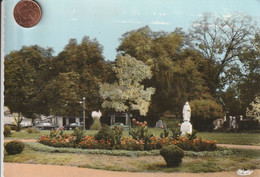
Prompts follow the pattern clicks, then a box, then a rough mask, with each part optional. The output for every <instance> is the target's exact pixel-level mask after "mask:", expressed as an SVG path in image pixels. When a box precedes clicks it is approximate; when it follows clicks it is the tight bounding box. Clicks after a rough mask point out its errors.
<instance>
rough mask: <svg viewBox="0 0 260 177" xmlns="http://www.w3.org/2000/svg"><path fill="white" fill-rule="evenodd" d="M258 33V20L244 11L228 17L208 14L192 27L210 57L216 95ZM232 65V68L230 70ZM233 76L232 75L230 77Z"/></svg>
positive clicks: (199, 46)
mask: <svg viewBox="0 0 260 177" xmlns="http://www.w3.org/2000/svg"><path fill="white" fill-rule="evenodd" d="M256 32H257V25H256V22H254V21H253V19H252V17H250V16H246V15H243V14H239V13H237V14H232V15H231V16H229V17H225V18H224V17H222V16H216V15H214V14H211V13H205V14H203V16H202V17H201V18H200V19H199V20H198V21H195V22H194V23H193V24H192V26H191V28H190V36H191V37H192V39H193V44H194V46H193V47H195V48H197V50H198V51H200V52H201V53H202V54H203V56H204V57H205V58H206V59H207V60H209V61H210V62H211V63H212V64H213V66H214V68H213V69H214V70H213V73H212V74H211V77H210V78H208V79H211V80H213V83H215V86H214V87H212V88H211V92H212V93H213V94H214V93H215V94H216V93H218V92H221V91H222V90H223V89H224V88H225V87H226V84H227V83H228V81H229V82H230V81H231V80H227V79H226V78H227V77H226V76H227V75H229V76H230V74H229V72H232V71H234V65H235V64H236V63H238V64H237V65H236V66H237V67H239V66H240V65H239V62H238V60H239V56H240V55H241V54H242V53H243V50H245V49H247V48H248V47H249V46H250V41H251V40H252V39H253V38H254V35H255V34H256ZM231 68H233V69H231ZM230 79H232V78H230Z"/></svg>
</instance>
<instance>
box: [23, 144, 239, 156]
mask: <svg viewBox="0 0 260 177" xmlns="http://www.w3.org/2000/svg"><path fill="white" fill-rule="evenodd" d="M25 144H26V145H27V146H28V147H29V148H31V149H33V150H35V151H40V152H50V153H79V154H96V155H98V154H103V155H112V156H127V157H137V156H158V155H160V150H150V151H127V150H106V149H81V148H63V147H52V146H48V145H44V144H41V143H39V142H27V143H25ZM232 154H234V152H233V151H232V150H231V149H229V148H223V147H218V150H216V151H200V152H195V151H184V155H185V156H189V157H213V156H215V157H223V156H227V155H232Z"/></svg>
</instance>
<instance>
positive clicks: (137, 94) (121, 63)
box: [99, 55, 155, 116]
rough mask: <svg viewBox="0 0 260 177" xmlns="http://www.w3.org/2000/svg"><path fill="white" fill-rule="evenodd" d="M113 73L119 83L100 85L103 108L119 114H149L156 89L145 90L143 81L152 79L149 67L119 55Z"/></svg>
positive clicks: (128, 56)
mask: <svg viewBox="0 0 260 177" xmlns="http://www.w3.org/2000/svg"><path fill="white" fill-rule="evenodd" d="M113 71H114V72H115V73H116V77H117V81H115V82H114V83H112V84H109V83H104V84H101V85H100V90H99V93H100V96H101V97H102V99H104V101H103V103H102V107H104V108H112V109H114V110H115V111H117V112H125V111H126V112H131V110H132V111H133V110H137V111H139V113H140V115H143V116H145V115H146V113H147V112H148V108H149V104H150V101H151V95H152V94H153V93H154V91H155V89H154V88H151V87H149V88H145V87H144V85H141V84H140V83H141V81H143V80H144V79H150V78H151V71H150V68H149V66H147V65H145V64H144V63H143V62H142V61H138V60H136V59H135V58H134V57H131V56H130V55H125V56H122V55H119V56H118V57H117V59H116V62H115V66H114V67H113Z"/></svg>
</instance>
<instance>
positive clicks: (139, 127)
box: [129, 119, 153, 149]
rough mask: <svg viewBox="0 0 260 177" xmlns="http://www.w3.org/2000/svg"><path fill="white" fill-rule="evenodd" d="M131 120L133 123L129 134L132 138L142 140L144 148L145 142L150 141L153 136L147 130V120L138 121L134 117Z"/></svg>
mask: <svg viewBox="0 0 260 177" xmlns="http://www.w3.org/2000/svg"><path fill="white" fill-rule="evenodd" d="M132 122H133V124H132V128H131V129H130V131H129V134H130V135H131V136H132V137H133V139H135V140H137V141H143V142H144V144H145V149H146V146H147V144H149V142H150V138H151V137H153V134H152V133H150V132H149V130H148V127H147V122H146V121H144V122H139V121H136V120H135V119H133V120H132Z"/></svg>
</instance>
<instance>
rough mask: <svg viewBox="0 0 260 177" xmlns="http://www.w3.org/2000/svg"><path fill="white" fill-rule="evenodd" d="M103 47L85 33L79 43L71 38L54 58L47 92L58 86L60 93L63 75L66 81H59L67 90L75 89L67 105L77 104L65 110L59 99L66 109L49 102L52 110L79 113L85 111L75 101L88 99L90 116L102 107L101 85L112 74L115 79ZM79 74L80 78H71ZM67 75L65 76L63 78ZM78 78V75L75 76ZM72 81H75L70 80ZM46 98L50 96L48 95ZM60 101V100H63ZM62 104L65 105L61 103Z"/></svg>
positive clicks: (58, 103)
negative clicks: (51, 76) (99, 91)
mask: <svg viewBox="0 0 260 177" xmlns="http://www.w3.org/2000/svg"><path fill="white" fill-rule="evenodd" d="M102 52H103V47H102V46H101V45H100V44H99V43H98V41H97V40H96V39H93V40H91V39H89V37H87V36H85V37H83V38H82V41H81V42H80V43H78V42H77V40H76V39H70V40H69V43H68V44H67V45H66V46H65V47H64V50H63V51H61V52H60V53H59V54H58V56H57V57H55V58H54V59H53V60H52V75H53V78H52V81H51V82H50V83H49V84H48V87H46V89H47V91H46V92H45V93H46V94H49V93H50V92H49V90H50V89H52V88H54V87H56V90H57V92H55V93H56V94H57V96H59V95H60V94H59V93H60V91H61V89H60V88H59V87H60V86H59V84H58V83H59V82H60V81H62V79H64V78H68V79H64V83H60V84H61V85H62V86H65V87H64V89H65V90H64V91H65V92H66V91H72V93H73V95H71V96H70V97H71V98H70V100H67V101H66V102H67V105H71V107H73V106H74V109H63V104H64V103H63V102H62V101H61V100H58V99H57V100H56V101H57V103H56V106H59V108H60V109H61V110H62V109H63V110H64V111H65V112H64V111H62V112H58V111H54V110H57V109H58V108H55V109H54V108H52V107H53V106H54V105H55V102H52V103H51V102H50V103H49V105H52V106H49V107H50V109H52V111H53V113H55V114H56V113H59V115H69V116H79V115H80V114H81V112H82V111H80V109H82V107H81V105H79V104H76V103H78V102H79V101H81V100H82V98H83V97H85V98H86V100H85V101H86V113H87V115H90V113H91V111H93V110H98V109H100V108H101V101H102V100H101V98H100V97H99V93H98V90H99V84H100V83H101V82H104V81H106V80H109V79H110V77H112V78H113V74H111V73H112V70H111V64H110V63H109V62H106V61H105V60H104V57H103V55H102ZM76 75H77V77H76V78H77V79H76V80H75V79H72V80H71V79H69V78H70V77H72V76H73V77H74V76H76ZM63 77H64V78H63ZM74 78H75V77H74ZM70 82H72V83H70ZM71 84H72V85H75V87H73V88H71V87H67V86H69V85H71ZM46 98H47V96H46ZM60 101H61V102H60ZM61 103H63V104H61Z"/></svg>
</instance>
